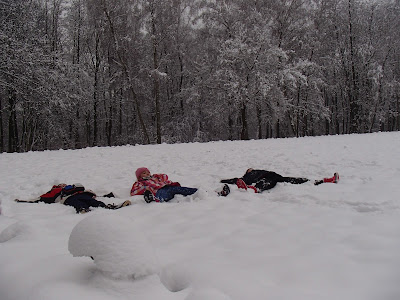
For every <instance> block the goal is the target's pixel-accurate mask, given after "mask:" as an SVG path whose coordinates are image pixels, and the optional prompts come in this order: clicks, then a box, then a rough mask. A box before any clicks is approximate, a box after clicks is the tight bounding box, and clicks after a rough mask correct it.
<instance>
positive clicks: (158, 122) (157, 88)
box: [151, 8, 161, 144]
mask: <svg viewBox="0 0 400 300" xmlns="http://www.w3.org/2000/svg"><path fill="white" fill-rule="evenodd" d="M154 14H155V11H154V8H152V10H151V28H152V31H153V36H152V39H153V69H154V70H153V85H154V89H153V94H154V101H155V109H156V136H157V144H161V117H160V115H161V114H160V83H159V74H158V49H157V40H156V36H157V33H156V20H155V15H154Z"/></svg>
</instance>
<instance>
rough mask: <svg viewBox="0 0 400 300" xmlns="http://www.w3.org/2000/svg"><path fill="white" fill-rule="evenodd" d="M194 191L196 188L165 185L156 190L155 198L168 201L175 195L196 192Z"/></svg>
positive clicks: (186, 194)
mask: <svg viewBox="0 0 400 300" xmlns="http://www.w3.org/2000/svg"><path fill="white" fill-rule="evenodd" d="M196 191H197V189H196V188H188V187H183V186H171V185H167V186H164V187H163V188H161V189H159V190H158V191H157V193H156V198H157V199H158V200H160V201H161V202H163V201H169V200H171V199H172V198H174V196H175V195H184V196H188V195H192V194H194V193H196Z"/></svg>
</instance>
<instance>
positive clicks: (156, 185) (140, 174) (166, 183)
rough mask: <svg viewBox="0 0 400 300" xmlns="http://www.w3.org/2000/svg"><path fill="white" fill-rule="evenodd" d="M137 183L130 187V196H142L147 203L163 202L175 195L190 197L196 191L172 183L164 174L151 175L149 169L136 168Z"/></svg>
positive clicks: (177, 183)
mask: <svg viewBox="0 0 400 300" xmlns="http://www.w3.org/2000/svg"><path fill="white" fill-rule="evenodd" d="M135 175H136V179H137V181H136V182H135V183H134V184H133V185H132V189H131V196H135V195H144V199H145V200H146V202H147V203H149V202H151V201H156V202H164V201H169V200H171V199H172V198H174V196H175V195H184V196H188V195H192V194H194V193H195V192H196V191H197V189H196V188H188V187H183V186H181V185H180V183H179V182H172V181H171V180H169V179H168V175H166V174H153V175H151V173H150V171H149V169H147V168H138V169H137V170H136V172H135Z"/></svg>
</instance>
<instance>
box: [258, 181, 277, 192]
mask: <svg viewBox="0 0 400 300" xmlns="http://www.w3.org/2000/svg"><path fill="white" fill-rule="evenodd" d="M276 184H277V181H276V180H268V179H266V178H263V179H261V180H259V181H258V182H257V183H256V184H255V187H256V189H257V191H258V192H259V193H261V192H262V191H266V190H269V189H272V188H273V187H275V186H276Z"/></svg>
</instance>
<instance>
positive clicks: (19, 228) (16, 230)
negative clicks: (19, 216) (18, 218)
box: [0, 222, 28, 243]
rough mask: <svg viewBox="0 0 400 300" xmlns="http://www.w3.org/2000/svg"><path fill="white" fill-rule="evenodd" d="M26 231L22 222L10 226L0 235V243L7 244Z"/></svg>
mask: <svg viewBox="0 0 400 300" xmlns="http://www.w3.org/2000/svg"><path fill="white" fill-rule="evenodd" d="M27 231H28V226H27V225H26V224H25V223H23V222H16V223H14V224H11V225H9V226H8V227H7V228H6V229H4V230H3V231H2V232H1V233H0V243H4V242H7V241H9V240H11V239H13V238H15V237H17V236H19V235H20V234H22V233H24V232H27Z"/></svg>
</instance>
